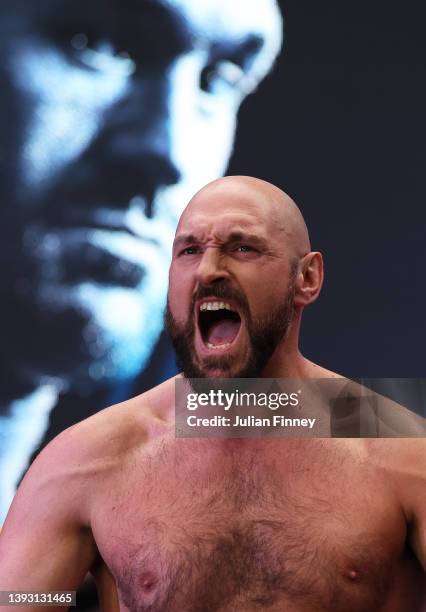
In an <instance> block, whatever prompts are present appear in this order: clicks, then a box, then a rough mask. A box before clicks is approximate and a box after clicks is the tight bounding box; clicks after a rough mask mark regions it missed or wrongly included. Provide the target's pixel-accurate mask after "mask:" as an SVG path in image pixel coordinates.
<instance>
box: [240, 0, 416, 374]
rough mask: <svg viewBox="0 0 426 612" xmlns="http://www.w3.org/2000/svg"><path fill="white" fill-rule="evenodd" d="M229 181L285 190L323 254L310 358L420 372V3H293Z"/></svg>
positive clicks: (306, 342)
mask: <svg viewBox="0 0 426 612" xmlns="http://www.w3.org/2000/svg"><path fill="white" fill-rule="evenodd" d="M281 6H282V8H283V12H284V15H285V48H284V53H283V54H282V56H281V57H280V59H279V61H278V63H277V65H276V68H275V71H274V72H273V74H272V75H271V76H270V77H268V78H267V79H266V81H265V82H264V83H263V84H262V85H261V87H260V88H259V91H258V92H257V93H256V94H255V95H254V96H251V97H250V98H249V99H248V100H247V101H246V102H245V104H244V105H243V108H242V110H241V113H240V121H239V128H238V137H237V143H236V147H235V153H234V156H233V158H232V160H231V164H230V168H229V172H228V173H229V174H249V175H254V176H259V177H261V178H263V179H266V180H268V181H271V182H272V183H275V184H277V185H278V186H280V187H282V188H283V189H284V190H285V191H287V192H288V193H289V194H290V195H291V196H292V197H293V198H294V199H295V200H296V202H297V203H298V204H299V206H300V208H301V209H302V212H303V214H304V216H305V218H306V221H307V224H308V227H309V229H310V233H311V239H312V245H313V248H314V249H316V250H320V251H322V253H323V254H324V258H325V268H326V280H325V284H324V288H323V292H322V295H321V297H320V299H319V301H318V302H317V303H316V304H315V305H314V306H312V307H311V308H310V309H308V310H307V311H305V316H304V322H303V329H302V350H303V351H304V353H305V355H306V356H307V357H308V358H310V359H312V360H314V361H317V362H319V363H320V364H322V365H324V366H325V367H327V368H330V369H332V370H336V371H338V372H340V373H342V374H345V375H348V376H368V377H380V376H383V377H422V376H425V365H424V357H423V355H424V335H425V334H424V322H423V321H424V319H423V313H424V308H425V303H426V299H425V297H426V290H425V281H424V260H425V258H424V246H423V234H424V228H425V225H426V212H425V203H426V198H425V196H426V177H425V159H426V150H425V149H426V146H425V142H426V138H425V136H426V130H425V127H426V126H425V123H426V118H425V114H426V113H425V109H426V52H425V51H426V39H425V25H426V7H425V6H424V5H423V4H422V3H420V2H415V3H411V2H409V3H407V4H402V3H398V4H396V3H384V2H375V1H373V2H355V1H352V0H351V1H347V0H346V1H345V2H338V1H333V2H330V1H327V2H318V1H316V2H315V1H313V0H310V1H308V0H297V1H296V0H290V1H283V2H281Z"/></svg>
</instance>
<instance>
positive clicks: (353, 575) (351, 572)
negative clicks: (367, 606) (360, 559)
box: [346, 569, 359, 582]
mask: <svg viewBox="0 0 426 612" xmlns="http://www.w3.org/2000/svg"><path fill="white" fill-rule="evenodd" d="M346 577H347V578H349V580H350V581H351V582H355V581H356V580H357V579H358V577H359V574H358V572H357V571H356V570H354V569H350V570H348V571H347V572H346Z"/></svg>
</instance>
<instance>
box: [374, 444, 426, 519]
mask: <svg viewBox="0 0 426 612" xmlns="http://www.w3.org/2000/svg"><path fill="white" fill-rule="evenodd" d="M365 444H366V448H367V453H368V460H369V462H370V463H371V464H373V465H375V466H376V467H377V469H379V470H381V471H382V472H383V474H384V476H385V477H386V478H387V479H388V482H389V483H390V484H391V485H392V487H393V488H394V491H395V493H396V495H397V497H398V498H399V500H400V502H401V505H402V507H403V508H404V510H405V514H406V515H407V517H410V516H412V515H413V512H414V509H415V508H417V506H418V505H419V503H420V500H421V503H422V507H423V511H424V512H425V513H426V438H420V437H419V438H387V439H371V440H365Z"/></svg>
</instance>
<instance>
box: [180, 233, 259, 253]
mask: <svg viewBox="0 0 426 612" xmlns="http://www.w3.org/2000/svg"><path fill="white" fill-rule="evenodd" d="M243 240H248V241H249V242H254V243H256V244H259V245H264V244H265V239H264V238H263V237H261V236H259V235H258V234H253V233H251V232H242V231H241V230H234V231H232V232H230V233H229V234H228V235H227V237H226V240H225V241H224V242H225V243H230V242H241V241H243ZM201 242H202V240H200V238H197V236H196V235H195V234H181V235H180V236H177V237H176V238H175V240H174V243H173V250H175V249H177V248H179V247H181V246H183V245H185V244H200V243H201Z"/></svg>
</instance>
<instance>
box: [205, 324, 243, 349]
mask: <svg viewBox="0 0 426 612" xmlns="http://www.w3.org/2000/svg"><path fill="white" fill-rule="evenodd" d="M240 325H241V322H240V321H228V320H227V321H217V322H216V323H213V324H212V326H211V327H210V329H209V331H208V333H207V342H210V344H216V345H217V344H226V343H227V342H232V341H233V340H234V339H235V338H236V336H237V334H238V330H239V328H240Z"/></svg>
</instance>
